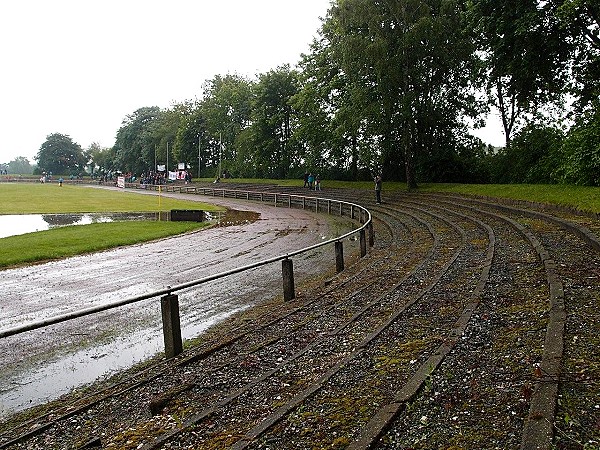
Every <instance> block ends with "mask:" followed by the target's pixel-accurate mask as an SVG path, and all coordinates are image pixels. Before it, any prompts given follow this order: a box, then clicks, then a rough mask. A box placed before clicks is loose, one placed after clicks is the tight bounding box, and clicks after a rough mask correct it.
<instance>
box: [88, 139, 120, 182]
mask: <svg viewBox="0 0 600 450" xmlns="http://www.w3.org/2000/svg"><path fill="white" fill-rule="evenodd" d="M85 153H86V154H87V158H88V164H89V167H90V173H91V174H107V173H109V172H112V171H113V170H117V168H116V167H114V162H115V152H114V149H113V148H107V147H102V146H101V145H100V144H98V143H97V142H93V143H92V144H91V145H90V146H89V147H88V148H87V150H86V151H85Z"/></svg>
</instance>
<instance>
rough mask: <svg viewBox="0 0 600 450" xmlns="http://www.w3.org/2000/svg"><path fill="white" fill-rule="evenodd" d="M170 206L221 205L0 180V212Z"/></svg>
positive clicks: (148, 209) (210, 207)
mask: <svg viewBox="0 0 600 450" xmlns="http://www.w3.org/2000/svg"><path fill="white" fill-rule="evenodd" d="M171 209H203V210H205V211H215V210H219V209H222V208H219V207H216V206H214V205H210V204H207V203H200V202H195V201H191V200H177V199H172V198H168V197H165V196H164V195H159V194H158V193H156V192H153V193H152V194H149V195H140V193H134V192H130V191H124V190H118V191H117V190H109V189H96V188H92V187H85V186H73V185H64V186H62V187H59V186H58V184H55V183H53V184H41V183H37V184H29V183H0V214H34V213H38V214H42V213H43V214H51V213H88V212H130V211H135V212H140V211H144V212H154V211H169V210H171Z"/></svg>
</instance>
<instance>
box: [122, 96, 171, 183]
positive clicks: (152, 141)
mask: <svg viewBox="0 0 600 450" xmlns="http://www.w3.org/2000/svg"><path fill="white" fill-rule="evenodd" d="M162 116H163V111H162V110H161V109H160V108H159V107H158V106H152V107H144V108H140V109H138V110H136V111H135V112H134V113H133V114H130V115H128V116H127V117H126V118H125V119H124V120H123V123H122V124H121V127H120V128H119V130H118V131H117V137H116V140H115V145H114V146H113V149H114V152H115V163H114V166H115V170H121V171H123V172H132V173H135V174H138V175H139V174H141V173H143V172H146V171H148V170H152V169H155V162H159V163H161V164H165V163H166V145H165V146H161V147H159V144H161V136H160V134H159V130H160V126H161V122H160V120H161V118H162ZM159 150H161V151H163V152H165V153H163V154H161V155H158V151H159ZM159 156H160V157H161V158H160V159H158V157H159Z"/></svg>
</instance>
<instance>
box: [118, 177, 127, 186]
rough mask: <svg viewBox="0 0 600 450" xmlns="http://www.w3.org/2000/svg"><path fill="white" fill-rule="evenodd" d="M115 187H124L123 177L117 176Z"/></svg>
mask: <svg viewBox="0 0 600 450" xmlns="http://www.w3.org/2000/svg"><path fill="white" fill-rule="evenodd" d="M117 187H120V188H124V187H125V177H117Z"/></svg>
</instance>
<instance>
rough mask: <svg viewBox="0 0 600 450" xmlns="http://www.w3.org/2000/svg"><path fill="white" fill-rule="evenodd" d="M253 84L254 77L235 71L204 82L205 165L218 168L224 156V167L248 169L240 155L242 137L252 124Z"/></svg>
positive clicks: (202, 104)
mask: <svg viewBox="0 0 600 450" xmlns="http://www.w3.org/2000/svg"><path fill="white" fill-rule="evenodd" d="M252 87H253V83H252V82H251V81H249V80H247V79H246V78H244V77H242V76H239V75H231V74H228V75H226V76H220V75H217V76H216V77H214V78H213V79H212V80H209V81H207V82H206V83H205V84H204V87H203V97H202V101H201V104H200V109H201V111H200V114H201V117H202V123H203V125H202V136H203V148H202V152H201V153H202V156H203V160H204V164H205V165H207V166H211V167H214V168H215V169H217V166H218V164H219V161H220V160H221V159H222V160H223V161H224V165H223V169H226V168H229V170H231V168H234V169H244V167H245V164H244V162H242V163H241V164H240V163H239V158H238V151H239V145H240V143H239V142H238V138H239V137H240V136H241V135H242V133H243V131H244V130H245V129H246V128H248V127H249V126H250V120H251V119H250V118H251V111H252V96H253V94H252ZM204 146H206V147H204ZM215 173H216V172H215Z"/></svg>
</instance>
